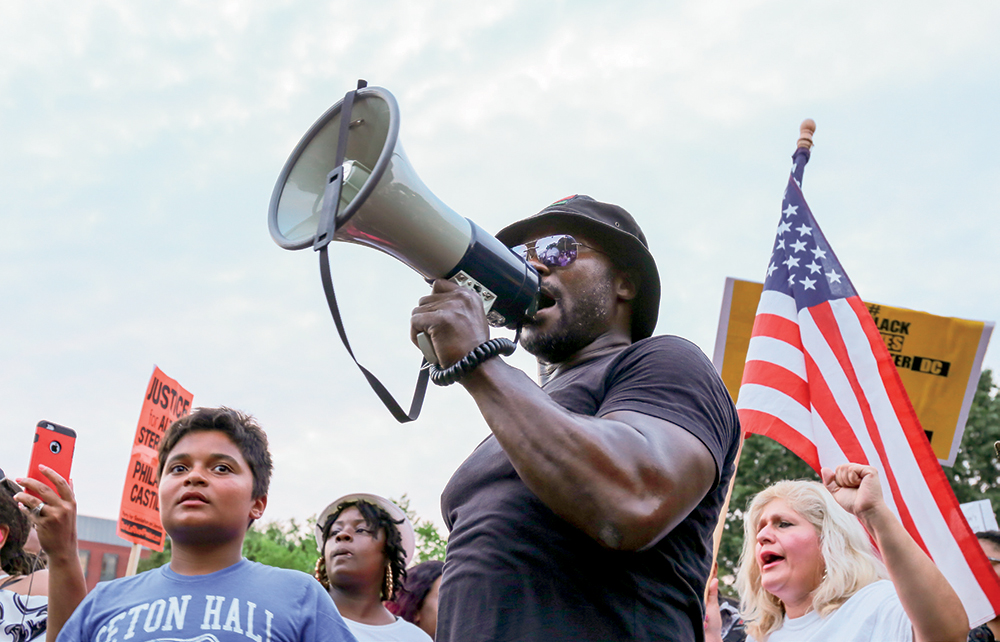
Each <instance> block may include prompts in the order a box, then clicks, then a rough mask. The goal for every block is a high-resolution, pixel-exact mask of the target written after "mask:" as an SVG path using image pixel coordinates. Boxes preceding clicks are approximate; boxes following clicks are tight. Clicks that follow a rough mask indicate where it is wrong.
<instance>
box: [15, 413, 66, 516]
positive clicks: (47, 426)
mask: <svg viewBox="0 0 1000 642" xmlns="http://www.w3.org/2000/svg"><path fill="white" fill-rule="evenodd" d="M75 446H76V432H75V431H74V430H73V429H72V428H67V427H66V426H60V425H59V424H54V423H52V422H51V421H45V420H42V421H39V422H38V426H36V427H35V443H34V445H33V446H32V448H31V461H30V462H29V463H28V477H29V478H31V479H35V480H38V481H40V482H42V483H43V484H45V485H46V486H48V487H49V488H51V489H52V490H54V491H56V493H58V492H59V491H58V490H56V488H55V487H54V486H53V485H52V482H50V481H49V478H48V477H46V476H45V475H43V474H42V472H41V471H40V470H38V465H39V464H44V465H45V466H48V467H49V468H51V469H52V470H54V471H56V472H57V473H59V474H60V475H61V476H62V478H63V479H65V480H67V481H69V473H70V468H71V467H72V465H73V449H74V447H75ZM26 492H28V493H29V494H31V495H33V496H35V497H38V495H35V493H33V492H31V491H30V490H29V491H26ZM39 499H41V498H40V497H39Z"/></svg>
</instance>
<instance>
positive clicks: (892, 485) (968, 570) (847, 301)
mask: <svg viewBox="0 0 1000 642" xmlns="http://www.w3.org/2000/svg"><path fill="white" fill-rule="evenodd" d="M792 161H793V162H792V171H791V174H790V176H789V179H788V187H787V188H786V190H785V198H784V200H783V202H782V210H781V220H780V223H779V224H778V231H777V235H776V237H775V241H774V249H773V250H772V253H771V262H770V264H769V265H768V267H767V276H766V278H765V280H764V292H763V294H762V295H761V299H760V304H759V306H758V308H757V316H756V319H755V320H754V326H753V332H752V334H751V338H750V346H749V349H748V350H747V358H746V359H747V360H746V368H745V370H744V371H743V381H742V384H741V386H740V393H739V401H738V403H737V409H738V410H739V416H740V421H741V423H742V425H743V429H744V430H745V431H747V432H751V433H756V434H760V435H766V436H768V437H771V438H772V439H774V440H776V441H778V442H779V443H781V444H782V445H784V446H785V447H786V448H788V449H789V450H791V451H792V452H794V453H795V454H796V455H798V456H799V457H801V458H802V459H804V460H805V461H806V462H807V463H808V464H809V465H810V466H811V467H812V468H813V469H815V470H816V471H817V472H819V469H820V467H821V466H825V467H827V468H831V469H832V468H834V467H836V466H837V465H839V464H842V463H847V462H854V463H860V464H865V465H869V466H874V467H875V468H877V469H878V471H879V477H880V479H881V482H882V491H883V496H884V497H885V500H886V503H887V504H888V505H889V506H890V507H891V508H892V509H893V511H895V513H896V515H897V516H898V517H899V520H900V522H902V524H903V526H905V527H906V530H907V531H908V532H909V533H910V535H911V536H912V537H913V539H914V540H915V541H916V542H917V543H918V544H919V545H920V546H921V547H922V548H923V549H924V551H925V552H927V554H928V555H930V557H931V559H933V560H934V562H935V563H936V564H937V565H938V567H939V568H941V570H942V572H943V573H944V575H945V576H946V577H947V578H948V581H949V582H950V583H951V585H952V586H953V587H954V588H955V590H956V591H957V592H958V594H959V597H961V599H962V603H963V604H964V605H965V609H966V612H967V613H968V616H969V620H970V622H972V623H975V624H974V626H975V625H978V624H981V623H983V622H986V621H988V620H990V619H992V618H993V617H994V614H996V613H998V612H1000V583H998V582H997V577H996V575H995V574H994V573H993V569H992V568H991V566H990V563H989V562H988V560H987V559H986V557H985V555H984V554H983V552H982V549H981V548H980V546H979V544H978V542H977V541H976V538H975V535H974V534H973V533H972V531H971V529H970V528H969V525H968V522H967V521H966V520H965V518H964V516H963V515H962V512H961V509H960V508H959V505H958V501H957V500H956V499H955V495H954V493H953V492H952V491H951V487H950V486H949V485H948V480H947V478H946V477H945V474H944V471H942V469H941V466H940V464H939V463H938V461H937V457H936V456H935V455H934V452H933V450H932V449H931V445H930V442H928V440H927V438H926V436H925V435H924V431H923V429H922V428H921V427H920V422H919V421H918V419H917V415H916V413H915V412H914V410H913V406H912V405H911V403H910V399H909V397H908V396H907V394H906V391H905V390H904V389H903V385H902V383H901V382H900V379H899V375H898V374H897V372H896V368H895V365H894V363H893V361H892V358H891V357H890V355H889V351H888V349H887V348H886V346H885V344H884V343H883V340H882V337H881V335H880V334H879V332H878V329H877V328H876V327H875V323H874V321H873V320H872V317H871V315H870V314H869V311H868V309H867V308H866V307H865V304H864V303H862V301H861V299H860V298H859V297H858V293H857V292H856V291H855V289H854V286H853V284H852V283H851V280H850V279H849V278H847V274H846V273H845V272H844V268H843V267H841V265H840V262H839V261H838V260H837V256H836V255H835V254H834V253H833V250H832V249H831V248H830V245H829V243H827V241H826V238H825V237H824V236H823V233H822V232H821V231H820V229H819V226H818V225H817V224H816V221H815V219H814V218H813V215H812V212H811V211H810V210H809V207H808V206H807V205H806V201H805V198H804V197H803V196H802V189H801V186H802V174H803V170H804V168H805V165H806V163H807V162H808V161H809V150H808V149H806V148H799V149H798V150H797V151H796V152H795V154H794V155H793V156H792ZM983 447H984V448H985V447H986V446H985V445H984V446H983Z"/></svg>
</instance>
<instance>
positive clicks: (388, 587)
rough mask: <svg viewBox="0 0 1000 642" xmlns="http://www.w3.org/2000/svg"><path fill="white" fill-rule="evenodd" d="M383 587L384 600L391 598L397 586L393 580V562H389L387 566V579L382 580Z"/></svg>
mask: <svg viewBox="0 0 1000 642" xmlns="http://www.w3.org/2000/svg"><path fill="white" fill-rule="evenodd" d="M382 588H383V593H382V601H386V600H391V599H392V594H393V591H394V590H395V588H396V587H395V583H394V582H393V580H392V564H387V565H386V567H385V581H384V582H382Z"/></svg>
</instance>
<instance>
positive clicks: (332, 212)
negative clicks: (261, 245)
mask: <svg viewBox="0 0 1000 642" xmlns="http://www.w3.org/2000/svg"><path fill="white" fill-rule="evenodd" d="M268 226H269V228H270V230H271V237H272V238H273V239H274V241H275V242H276V243H277V244H278V245H280V246H281V247H283V248H285V249H287V250H301V249H304V248H307V247H310V246H311V247H312V248H313V249H314V250H317V251H320V256H321V261H322V262H324V264H325V265H326V266H327V269H326V271H327V272H328V271H329V270H328V265H329V264H328V263H327V262H326V246H327V245H328V244H329V243H330V241H331V240H333V241H344V242H348V243H357V244H360V245H367V246H369V247H373V248H375V249H377V250H381V251H382V252H385V253H386V254H388V255H390V256H392V257H395V258H396V259H398V260H400V261H402V262H403V263H405V264H406V265H408V266H410V267H411V268H413V269H414V270H416V271H417V272H419V273H420V274H421V275H422V276H423V277H424V278H426V279H428V280H433V279H449V280H451V281H454V282H456V283H458V284H460V285H464V286H467V287H469V288H471V289H473V290H474V291H476V292H477V293H479V295H480V296H481V297H482V299H483V305H484V307H485V309H486V312H487V320H488V321H489V322H490V324H491V325H493V326H506V327H518V326H519V325H520V323H521V322H522V321H524V320H526V319H528V318H530V317H532V316H533V315H534V314H535V312H536V311H537V307H538V297H539V277H538V273H537V272H536V271H535V269H534V268H532V267H531V266H530V265H528V264H527V262H526V261H524V259H522V258H521V257H520V256H518V255H516V254H514V253H513V252H511V251H510V250H509V249H508V248H507V247H506V246H505V245H504V244H502V243H501V242H500V241H498V240H497V239H496V238H495V237H494V236H492V235H491V234H489V233H487V232H486V231H484V230H483V229H482V228H481V227H479V226H478V225H476V224H475V223H473V222H472V221H470V220H469V219H466V218H463V217H461V216H459V215H458V214H456V213H455V212H454V211H453V210H452V209H451V208H449V207H448V206H447V205H445V204H444V203H443V202H441V200H440V199H439V198H437V197H436V196H435V195H434V194H433V193H432V192H431V191H430V190H429V189H427V186H426V185H424V183H423V181H421V180H420V178H419V177H418V176H417V174H416V172H415V171H414V170H413V167H412V166H411V165H410V162H409V160H407V158H406V154H405V153H404V152H403V148H402V146H401V145H400V143H399V107H398V106H397V104H396V99H395V98H393V96H392V94H390V93H389V92H388V91H386V90H385V89H382V88H381V87H367V86H366V85H365V83H364V81H360V82H359V83H358V89H357V90H355V91H351V92H348V93H347V95H346V96H345V97H344V99H343V100H341V101H340V102H338V103H337V104H335V105H334V106H333V107H331V108H330V109H328V110H327V111H326V113H325V114H323V115H322V116H321V117H320V118H319V120H317V121H316V122H315V123H314V124H313V126H312V127H310V128H309V131H307V132H306V134H305V136H303V137H302V140H300V141H299V143H298V145H296V146H295V149H294V150H293V151H292V154H291V156H289V158H288V161H286V163H285V166H284V168H283V169H282V170H281V174H280V175H279V176H278V182H277V184H276V185H275V186H274V192H273V193H272V195H271V204H270V207H269V209H268ZM323 277H324V286H326V285H327V279H328V275H327V274H326V273H324V274H323ZM331 297H332V286H331V287H329V288H327V298H328V300H330V299H331ZM331 311H332V312H333V314H334V319H335V320H336V321H337V325H338V329H339V330H341V338H342V339H344V342H345V345H347V341H346V337H345V335H344V332H343V329H342V324H341V323H340V321H339V314H338V313H337V312H336V310H335V303H333V302H331ZM424 339H425V340H424V341H421V350H422V351H423V352H424V354H425V356H426V357H427V360H428V362H431V363H435V362H436V357H435V356H434V355H433V350H431V349H430V341H429V340H426V337H425V338H424ZM347 348H348V350H349V351H350V346H349V345H347ZM352 356H353V354H352ZM359 366H360V364H359ZM362 370H363V371H364V372H365V375H366V376H369V374H370V373H368V372H367V371H365V370H364V368H362ZM369 382H371V377H369ZM373 386H374V384H373ZM376 392H377V390H376ZM380 396H381V395H380ZM383 401H385V399H383ZM387 405H388V404H387ZM418 412H419V410H418Z"/></svg>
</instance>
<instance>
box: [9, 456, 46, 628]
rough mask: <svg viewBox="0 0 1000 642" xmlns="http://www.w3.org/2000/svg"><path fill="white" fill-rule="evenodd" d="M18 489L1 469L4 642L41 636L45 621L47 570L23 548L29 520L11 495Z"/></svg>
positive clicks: (28, 530)
mask: <svg viewBox="0 0 1000 642" xmlns="http://www.w3.org/2000/svg"><path fill="white" fill-rule="evenodd" d="M20 490H21V488H20V487H19V486H17V485H16V484H15V483H14V482H13V481H12V480H10V479H7V478H6V476H5V475H4V473H3V471H2V470H0V569H2V570H0V641H3V642H7V641H8V640H10V641H13V642H22V641H25V640H32V639H35V638H39V639H44V638H45V625H46V621H47V620H48V597H47V595H46V594H47V588H48V582H47V580H46V577H45V575H46V573H45V571H39V570H38V569H39V568H40V566H39V565H38V558H37V557H35V556H34V555H32V554H31V553H28V552H26V551H25V550H24V543H25V542H26V541H28V533H29V532H30V531H31V522H30V521H28V518H27V517H25V516H24V515H23V514H22V513H21V511H20V510H18V507H17V502H16V501H15V500H14V494H15V493H17V492H20ZM36 571H38V572H37V573H36ZM33 575H34V577H33Z"/></svg>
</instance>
